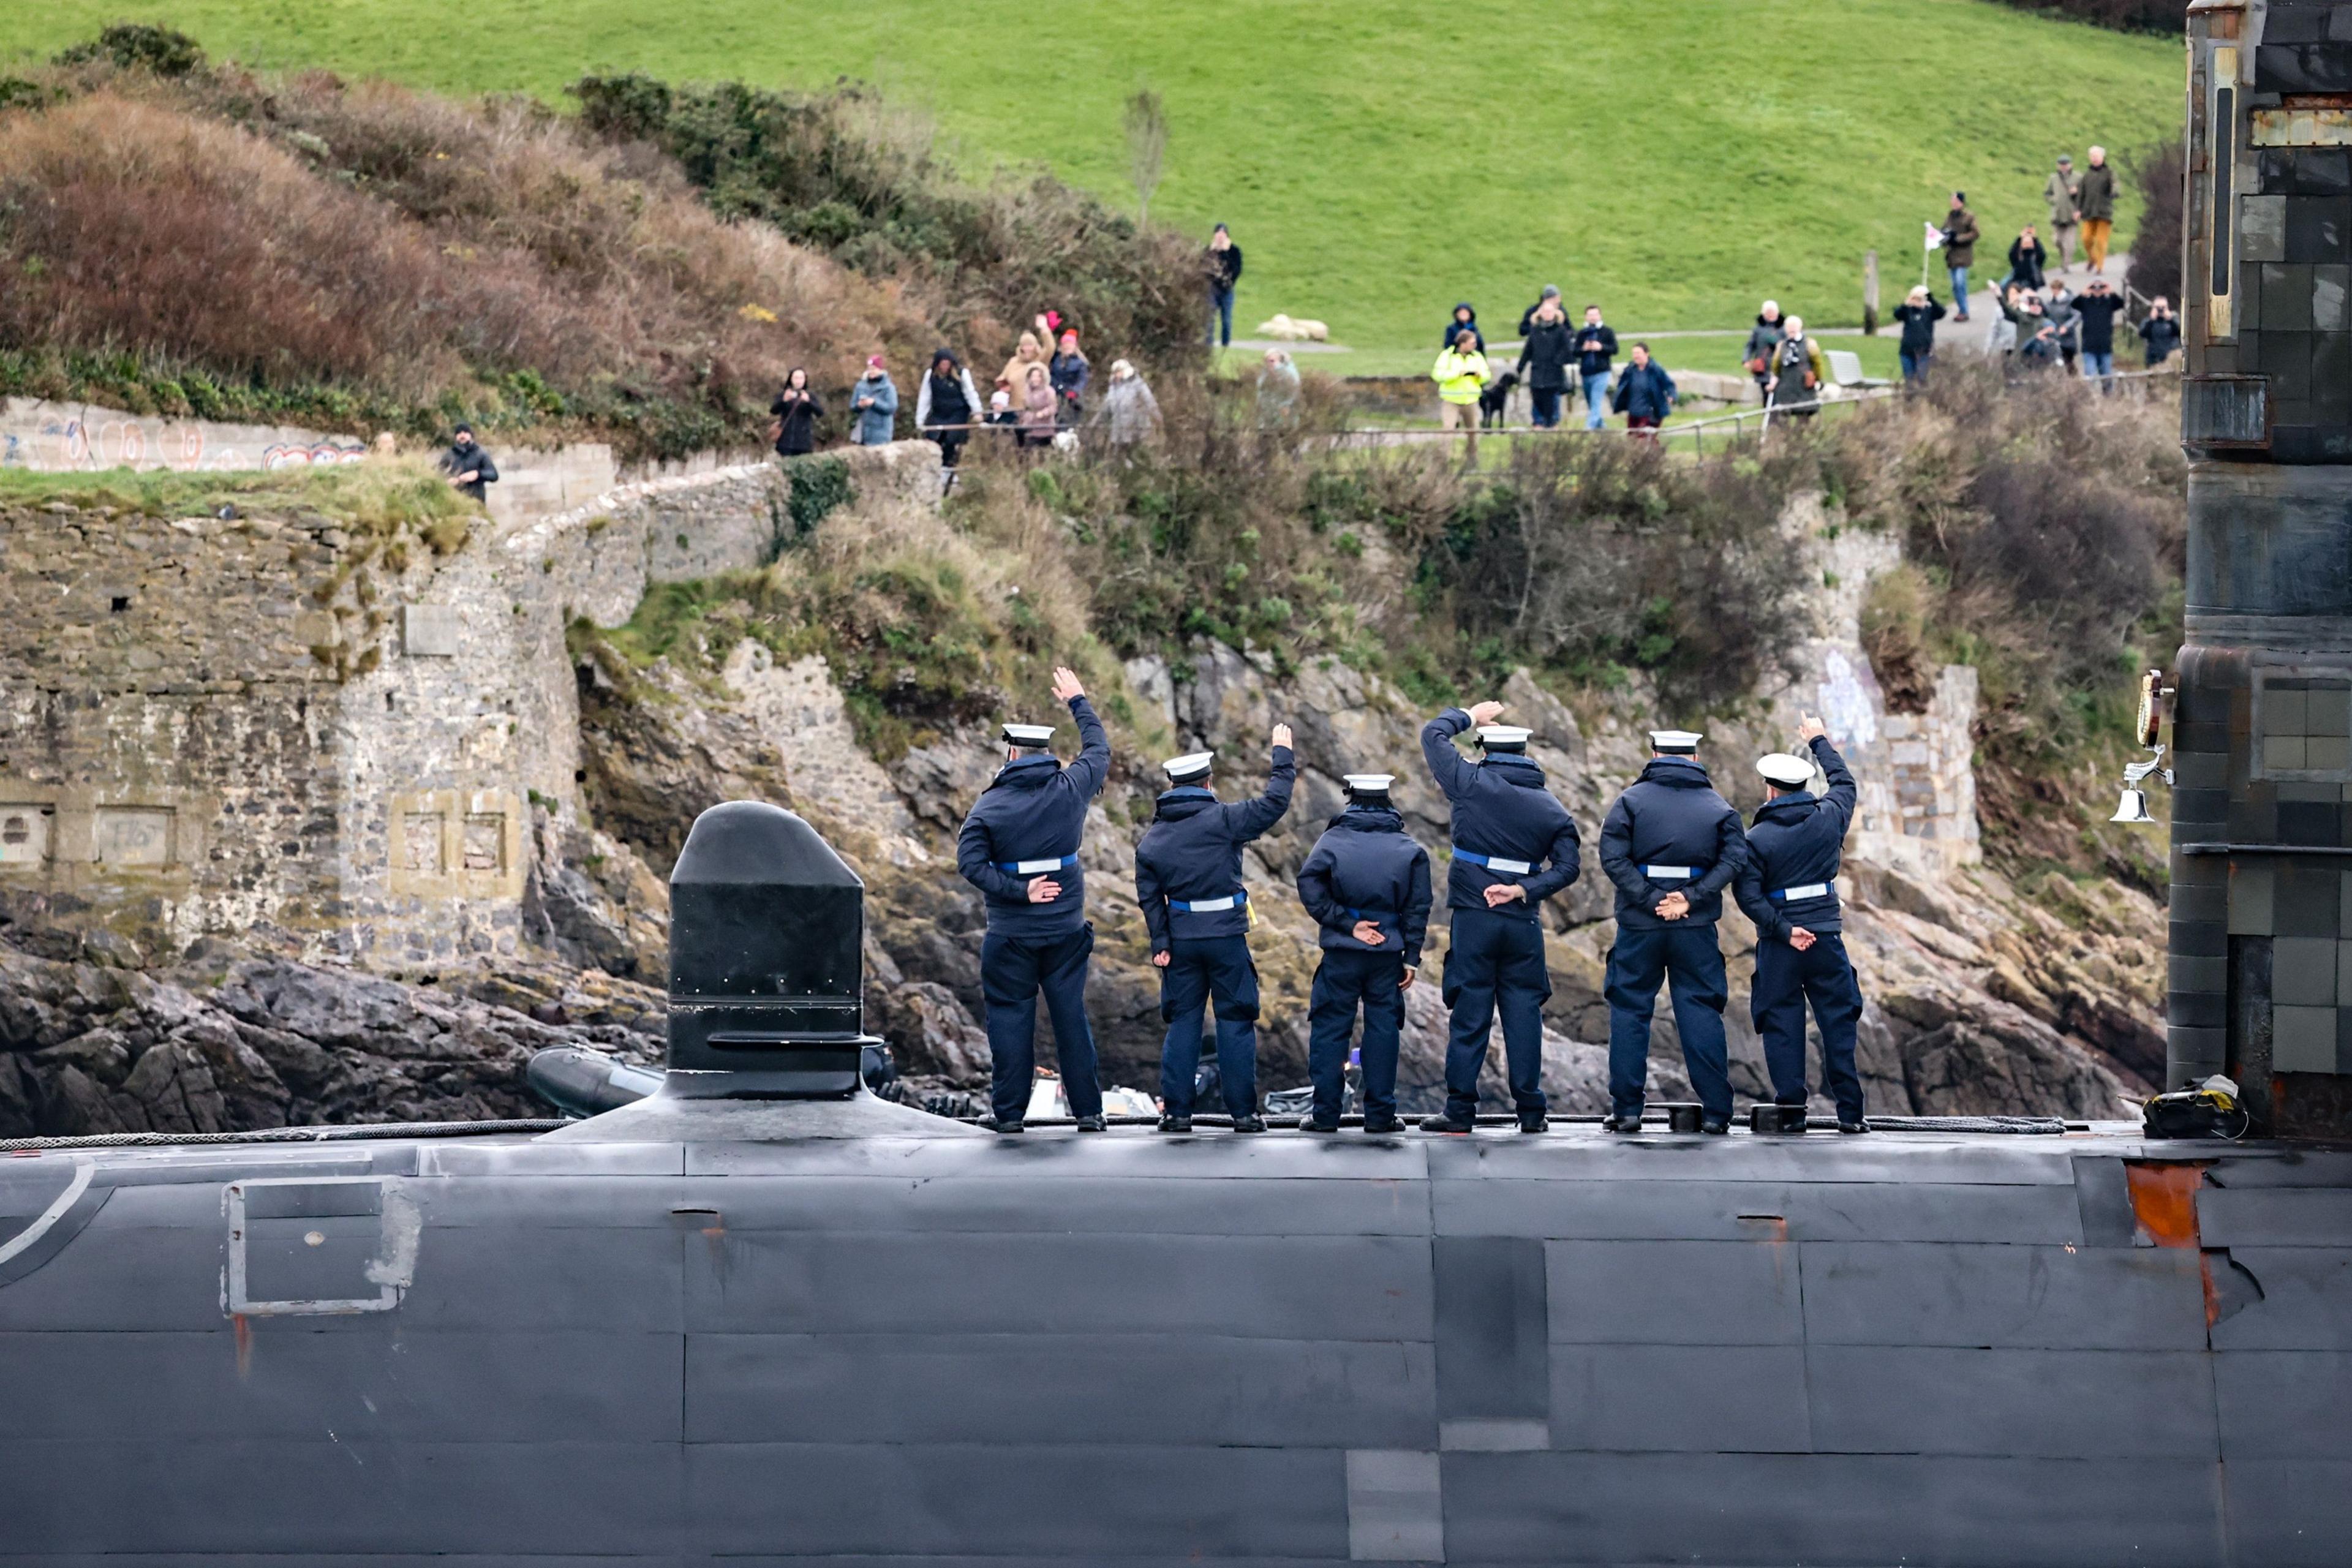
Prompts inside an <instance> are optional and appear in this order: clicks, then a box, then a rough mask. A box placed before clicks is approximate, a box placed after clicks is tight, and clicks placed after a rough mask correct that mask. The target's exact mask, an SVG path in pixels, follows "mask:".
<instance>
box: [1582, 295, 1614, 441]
mask: <svg viewBox="0 0 2352 1568" xmlns="http://www.w3.org/2000/svg"><path fill="white" fill-rule="evenodd" d="M1616 357H1617V333H1616V332H1615V331H1614V330H1612V328H1610V327H1608V326H1606V325H1604V324H1603V323H1602V321H1601V307H1600V306H1598V305H1587V306H1586V307H1584V325H1582V326H1580V327H1579V328H1577V329H1576V374H1577V379H1578V380H1580V381H1581V382H1582V383H1583V384H1584V427H1585V428H1586V429H1587V430H1598V429H1600V428H1601V426H1602V425H1603V424H1605V423H1607V421H1606V420H1605V419H1604V418H1603V416H1602V414H1601V410H1603V409H1605V408H1606V407H1608V406H1609V363H1610V362H1611V361H1612V360H1613V359H1615V358H1616Z"/></svg>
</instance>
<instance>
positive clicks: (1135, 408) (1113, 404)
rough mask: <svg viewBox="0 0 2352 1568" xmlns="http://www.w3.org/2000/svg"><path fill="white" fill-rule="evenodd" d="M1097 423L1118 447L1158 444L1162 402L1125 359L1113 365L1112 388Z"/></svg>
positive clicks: (1105, 397) (1100, 408)
mask: <svg viewBox="0 0 2352 1568" xmlns="http://www.w3.org/2000/svg"><path fill="white" fill-rule="evenodd" d="M1094 422H1095V423H1096V424H1097V426H1100V427H1101V428H1102V431H1103V434H1104V436H1105V437H1107V438H1108V440H1109V442H1110V444H1111V446H1112V447H1118V448H1125V447H1136V446H1139V445H1141V444H1142V443H1144V442H1146V441H1150V440H1155V439H1157V438H1158V437H1159V435H1160V400H1159V399H1158V398H1156V397H1154V396H1152V395H1151V388H1150V386H1149V385H1147V384H1145V382H1144V379H1143V377H1141V376H1139V375H1138V374H1135V367H1134V366H1133V365H1131V364H1129V363H1127V361H1125V360H1123V359H1115V360H1113V361H1111V362H1110V384H1109V386H1108V387H1107V388H1105V389H1104V391H1103V398H1102V403H1101V405H1099V406H1098V407H1097V408H1096V410H1095V420H1094Z"/></svg>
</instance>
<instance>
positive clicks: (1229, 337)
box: [1208, 224, 1242, 349]
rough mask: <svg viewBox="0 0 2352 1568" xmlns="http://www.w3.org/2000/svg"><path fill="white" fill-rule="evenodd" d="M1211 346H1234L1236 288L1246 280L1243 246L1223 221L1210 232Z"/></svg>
mask: <svg viewBox="0 0 2352 1568" xmlns="http://www.w3.org/2000/svg"><path fill="white" fill-rule="evenodd" d="M1208 272H1209V346H1210V347H1211V348H1228V349H1229V348H1231V347H1233V346H1234V285H1236V284H1238V283H1239V282H1240V281H1241V280H1242V247H1240V246H1238V245H1235V244H1234V237H1233V235H1232V233H1231V232H1230V231H1228V230H1227V229H1226V227H1225V226H1224V225H1223V224H1219V225H1218V226H1216V227H1215V228H1214V229H1213V230H1211V231H1210V234H1209V256H1208Z"/></svg>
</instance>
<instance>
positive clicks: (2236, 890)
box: [2167, 0, 2352, 1135]
mask: <svg viewBox="0 0 2352 1568" xmlns="http://www.w3.org/2000/svg"><path fill="white" fill-rule="evenodd" d="M2188 195H2189V201H2188V205H2187V209H2186V224H2185V228H2186V237H2187V252H2186V255H2185V257H2184V263H2185V265H2184V268H2183V277H2184V289H2185V293H2186V296H2187V297H2186V298H2185V299H2184V300H2182V305H2183V312H2182V314H2183V318H2184V322H2185V331H2184V338H2183V344H2184V348H2185V350H2186V355H2187V371H2188V375H2187V379H2186V381H2185V382H2184V384H2183V386H2182V394H2181V437H2182V442H2183V444H2184V446H2185V447H2187V448H2188V451H2189V458H2190V468H2189V584H2188V586H2189V593H2188V616H2187V621H2188V625H2187V632H2188V637H2187V641H2186V644H2185V645H2184V646H2183V647H2182V648H2181V650H2180V657H2179V668H2178V676H2177V683H2176V684H2177V693H2178V694H2177V697H2176V700H2175V706H2174V712H2173V718H2174V725H2173V736H2172V740H2173V759H2174V763H2175V777H2176V787H2175V793H2174V798H2173V823H2172V839H2173V846H2172V847H2173V856H2172V900H2171V902H2172V908H2171V940H2170V943H2169V973H2168V1024H2169V1051H2168V1058H2169V1059H2168V1064H2167V1077H2168V1080H2169V1083H2170V1085H2172V1086H2178V1085H2180V1084H2183V1083H2188V1082H2192V1081H2196V1080H2200V1079H2203V1078H2205V1077H2206V1076H2208V1075H2210V1074H2213V1073H2223V1074H2226V1075H2228V1076H2229V1077H2231V1078H2232V1079H2235V1080H2236V1081H2237V1082H2238V1083H2239V1085H2240V1086H2241V1088H2242V1090H2243V1092H2244V1095H2245V1100H2246V1103H2247V1105H2248V1107H2249V1109H2250V1110H2252V1112H2253V1114H2254V1116H2255V1119H2256V1124H2257V1127H2258V1128H2259V1129H2260V1130H2262V1131H2277V1132H2282V1133H2287V1134H2297V1133H2306V1134H2322V1135H2325V1134H2336V1133H2344V1132H2352V4H2347V3H2344V0H2273V4H2270V5H2267V6H2253V5H2236V4H2231V3H2229V0H2221V3H2218V4H2217V3H2214V0H2204V3H2200V5H2197V6H2195V7H2193V8H2192V10H2191V13H2190V16H2189V193H2188Z"/></svg>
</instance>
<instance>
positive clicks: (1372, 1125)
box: [1364, 1116, 1404, 1137]
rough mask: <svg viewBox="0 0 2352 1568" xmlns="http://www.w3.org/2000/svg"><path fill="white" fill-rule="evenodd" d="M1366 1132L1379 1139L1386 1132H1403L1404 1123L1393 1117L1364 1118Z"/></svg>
mask: <svg viewBox="0 0 2352 1568" xmlns="http://www.w3.org/2000/svg"><path fill="white" fill-rule="evenodd" d="M1364 1131H1367V1132H1369V1133H1370V1134H1372V1135H1373V1136H1374V1137H1378V1136H1380V1135H1381V1133H1384V1132H1402V1131H1404V1123H1403V1122H1402V1121H1398V1120H1397V1119H1396V1118H1395V1117H1393V1116H1367V1117H1365V1118H1364Z"/></svg>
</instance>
